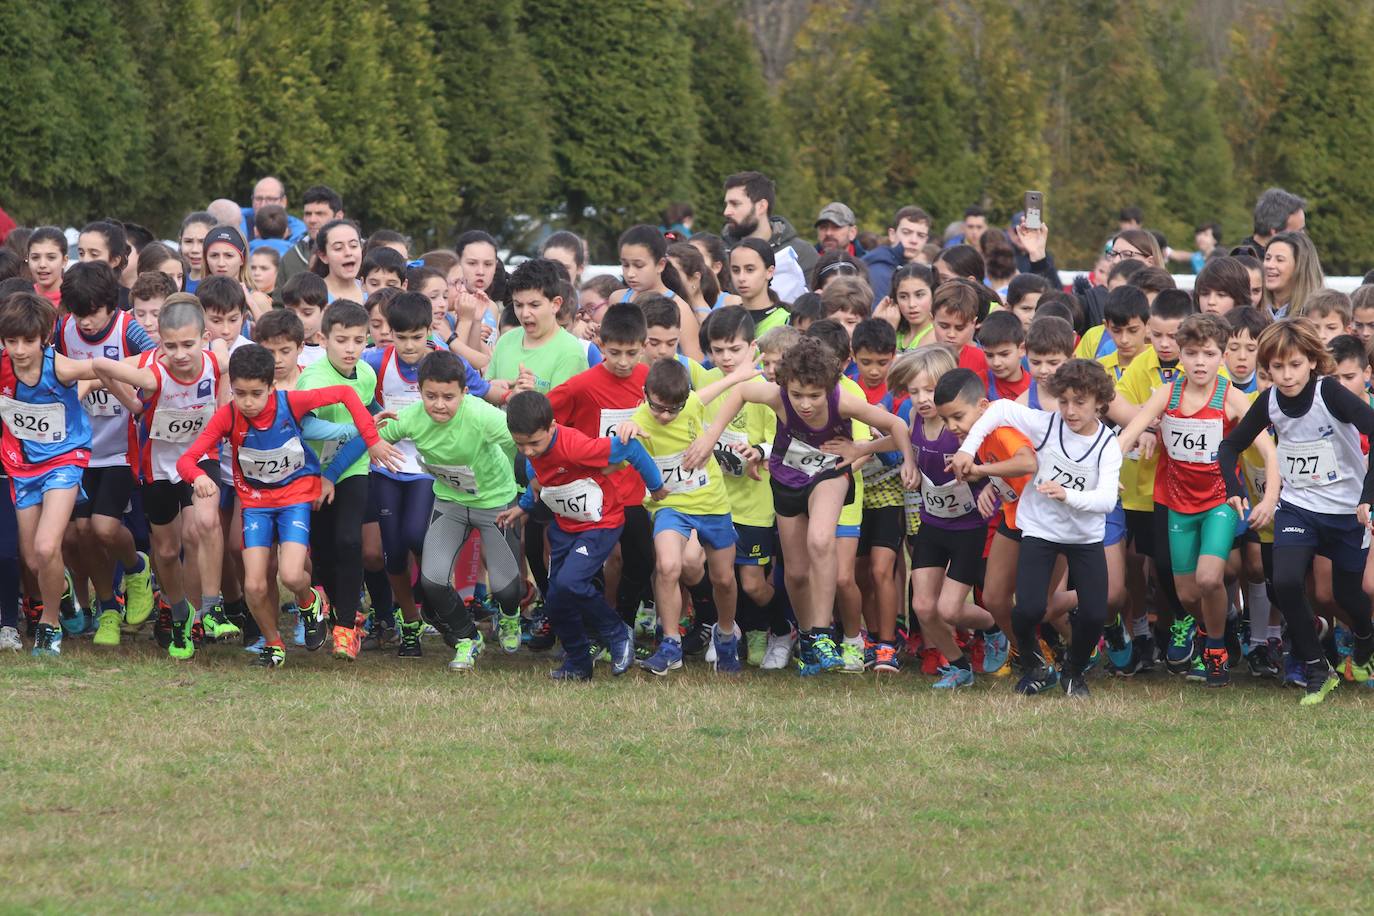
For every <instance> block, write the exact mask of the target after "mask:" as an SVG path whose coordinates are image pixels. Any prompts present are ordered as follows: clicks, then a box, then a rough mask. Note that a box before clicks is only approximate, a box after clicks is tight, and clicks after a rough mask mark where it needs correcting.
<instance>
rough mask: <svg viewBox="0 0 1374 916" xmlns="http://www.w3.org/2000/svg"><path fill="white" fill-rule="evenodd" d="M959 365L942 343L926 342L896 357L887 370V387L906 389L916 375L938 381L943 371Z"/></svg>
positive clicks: (892, 389) (952, 369)
mask: <svg viewBox="0 0 1374 916" xmlns="http://www.w3.org/2000/svg"><path fill="white" fill-rule="evenodd" d="M958 367H959V361H958V360H957V359H956V358H955V356H954V352H953V351H952V350H950V348H949V347H947V346H945V345H944V344H938V343H934V344H926V345H924V346H921V347H917V348H916V349H915V350H908V351H906V352H905V353H903V354H902V355H901V356H899V357H897V360H896V362H894V363H893V364H892V368H891V369H888V370H887V389H888V390H889V391H906V390H907V389H908V388H909V387H910V386H911V381H912V379H914V378H916V376H918V375H922V374H925V375H928V376H930V380H931V382H932V383H934V382H939V381H940V379H941V378H943V377H944V375H945V373H947V372H953V371H954V370H955V369H957V368H958Z"/></svg>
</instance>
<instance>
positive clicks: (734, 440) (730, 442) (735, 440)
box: [712, 429, 749, 477]
mask: <svg viewBox="0 0 1374 916" xmlns="http://www.w3.org/2000/svg"><path fill="white" fill-rule="evenodd" d="M748 444H749V437H748V436H746V435H745V434H744V433H742V432H740V431H739V430H737V429H727V430H726V431H725V432H723V433H721V434H720V441H719V442H717V443H716V447H715V449H714V450H713V452H712V453H713V454H714V455H715V456H716V464H718V465H720V469H721V470H722V471H724V472H725V473H727V474H729V475H730V476H731V477H743V476H744V458H743V456H741V455H740V453H739V452H737V451H735V447H738V446H746V445H748Z"/></svg>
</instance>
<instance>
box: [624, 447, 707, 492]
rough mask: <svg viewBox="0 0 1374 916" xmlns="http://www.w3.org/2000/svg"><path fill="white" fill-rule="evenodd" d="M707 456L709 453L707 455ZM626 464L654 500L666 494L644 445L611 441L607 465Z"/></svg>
mask: <svg viewBox="0 0 1374 916" xmlns="http://www.w3.org/2000/svg"><path fill="white" fill-rule="evenodd" d="M708 454H709V453H708ZM622 461H625V462H628V463H629V465H630V467H632V468H634V469H635V471H637V472H638V473H639V476H640V477H642V478H643V479H644V486H645V487H646V488H647V489H648V490H649V495H650V496H652V497H653V498H654V499H662V498H663V497H664V495H666V492H667V491H665V490H664V489H663V473H662V472H661V471H659V469H658V465H657V464H655V463H654V459H653V458H651V457H649V453H648V451H646V450H645V448H644V444H643V443H641V442H640V441H639V440H637V439H634V440H631V441H629V442H621V441H620V440H619V439H612V440H611V457H610V461H609V463H608V466H609V465H610V464H619V463H620V462H622ZM682 465H683V467H686V466H687V459H686V457H684V458H683V460H682Z"/></svg>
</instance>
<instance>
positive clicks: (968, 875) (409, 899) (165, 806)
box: [0, 639, 1374, 912]
mask: <svg viewBox="0 0 1374 916" xmlns="http://www.w3.org/2000/svg"><path fill="white" fill-rule="evenodd" d="M431 646H432V647H433V648H432V651H431ZM426 649H427V651H428V652H429V654H427V655H426V657H425V658H424V659H423V660H422V661H420V662H418V663H406V664H402V663H401V662H399V661H398V660H396V659H395V658H392V657H389V656H388V657H385V658H383V657H378V656H372V655H368V656H364V658H363V659H362V660H361V661H359V662H358V663H356V664H354V665H345V664H343V663H337V662H334V661H333V660H332V659H330V658H328V657H327V656H326V655H324V654H323V653H319V654H313V655H312V654H308V653H306V652H304V651H303V650H297V651H292V652H291V653H290V655H289V660H288V665H287V667H286V668H284V669H282V670H280V671H276V672H263V671H258V670H250V669H248V668H246V667H245V658H246V656H245V655H244V654H243V653H242V652H241V651H238V650H236V649H231V648H227V647H215V648H211V649H209V650H208V651H205V652H203V653H202V654H201V655H200V656H198V657H197V658H196V659H195V660H194V661H193V662H191V663H189V664H185V665H177V664H175V663H173V662H171V661H170V660H168V659H167V658H166V656H165V655H163V654H162V653H160V652H158V651H157V649H156V647H155V646H154V645H152V644H151V643H149V642H147V641H145V640H139V641H138V642H137V643H130V641H129V640H128V639H126V641H125V645H124V646H122V647H121V648H120V649H118V650H114V651H106V652H96V651H95V650H94V649H93V648H92V647H91V646H90V645H89V644H88V643H84V644H83V643H75V642H73V641H68V642H67V643H66V644H65V646H64V655H63V657H62V658H61V659H60V660H55V661H40V660H37V659H31V658H29V657H28V656H27V655H24V656H18V655H16V656H8V655H7V656H6V657H4V658H0V696H2V697H3V698H4V701H5V702H4V719H3V722H4V724H3V726H2V727H0V775H3V787H4V791H3V794H0V825H2V826H0V837H3V840H2V841H0V881H3V892H2V893H0V910H3V911H29V910H35V909H36V910H43V911H49V912H72V911H82V912H109V911H121V912H130V911H139V912H168V911H172V912H228V911H235V912H243V911H258V912H276V911H287V912H303V911H317V910H330V911H360V910H409V911H414V910H421V911H441V910H443V911H473V910H484V911H491V910H494V911H507V912H516V911H526V912H527V911H529V910H532V909H539V910H554V911H559V912H591V911H633V912H688V911H690V912H703V911H715V912H720V911H740V912H760V911H804V912H824V911H860V910H865V911H872V910H875V909H888V910H901V911H911V910H917V911H929V910H940V909H948V908H951V907H960V908H969V909H974V910H980V911H986V910H1004V911H1016V912H1047V911H1054V910H1069V911H1074V912H1081V911H1090V910H1091V911H1113V912H1124V911H1132V912H1139V911H1149V912H1165V911H1177V910H1185V911H1201V910H1213V911H1214V910H1228V911H1233V910H1241V909H1245V910H1256V909H1261V910H1265V911H1276V910H1277V911H1288V910H1293V911H1299V910H1301V911H1310V910H1316V909H1327V908H1329V909H1336V908H1340V909H1352V908H1353V909H1360V908H1362V907H1364V906H1365V904H1363V903H1361V902H1360V901H1361V900H1362V899H1363V897H1364V895H1363V894H1362V893H1361V892H1360V888H1361V887H1363V886H1365V885H1364V882H1365V880H1367V876H1368V874H1369V873H1370V871H1371V869H1374V842H1371V840H1374V836H1371V831H1370V828H1369V823H1370V821H1369V816H1368V812H1369V806H1370V803H1371V800H1374V770H1371V768H1370V766H1369V740H1368V734H1369V721H1370V713H1371V710H1374V692H1371V691H1366V690H1363V689H1355V688H1353V687H1351V686H1350V685H1342V687H1341V688H1340V689H1339V690H1338V691H1337V692H1336V693H1335V694H1334V695H1333V696H1332V697H1331V699H1330V700H1329V701H1328V702H1327V703H1326V704H1325V705H1324V706H1322V707H1319V708H1317V709H1300V708H1299V707H1298V705H1297V698H1298V694H1296V693H1294V692H1291V691H1289V692H1285V691H1281V690H1279V689H1277V688H1275V687H1273V686H1272V685H1270V684H1269V683H1266V684H1265V685H1263V686H1260V685H1256V684H1253V683H1251V682H1250V681H1249V679H1248V678H1241V681H1242V682H1241V683H1240V684H1238V685H1237V686H1236V687H1233V688H1230V689H1228V690H1224V691H1215V692H1209V691H1204V690H1203V689H1201V688H1197V687H1194V686H1193V685H1187V684H1184V683H1183V682H1182V681H1181V680H1179V679H1176V678H1168V677H1166V676H1164V675H1153V676H1151V679H1148V680H1136V681H1134V682H1129V683H1123V682H1120V681H1109V680H1104V679H1095V680H1093V681H1092V687H1093V690H1094V693H1093V696H1092V698H1091V699H1090V700H1088V701H1086V702H1082V703H1070V702H1068V701H1066V700H1065V699H1064V698H1063V697H1062V696H1061V695H1059V694H1057V693H1056V694H1055V695H1053V696H1049V697H1041V698H1020V697H1016V696H1013V695H1012V694H1011V691H1010V685H1009V684H1008V683H1007V682H1006V681H1001V680H994V679H992V678H985V679H980V681H979V683H978V685H976V687H975V688H974V689H972V690H970V691H966V692H961V693H959V694H957V695H954V696H949V695H935V694H934V692H933V691H931V690H930V689H928V685H929V681H928V680H927V679H925V678H922V677H920V676H918V675H915V674H913V673H912V672H910V671H908V672H904V673H903V674H902V675H900V676H898V677H896V678H895V679H891V680H885V681H882V682H879V681H878V680H877V679H875V678H874V677H873V676H871V675H867V676H864V677H862V678H847V677H845V676H842V675H831V676H828V677H827V678H825V679H824V680H815V679H812V680H807V681H802V680H801V679H799V678H798V677H796V676H795V674H793V673H790V672H789V673H781V672H777V673H769V674H764V673H760V672H757V671H752V669H751V671H750V673H749V674H747V675H745V676H744V677H743V678H740V679H737V680H725V679H721V678H717V677H715V676H713V675H711V674H710V673H709V672H708V671H706V670H705V669H704V667H703V666H702V665H701V664H699V663H698V664H696V665H692V666H689V668H688V669H687V670H686V671H684V672H679V673H678V674H680V676H676V677H672V678H670V679H668V680H667V681H659V680H654V679H651V678H650V676H649V675H647V674H644V673H636V674H633V675H630V676H627V677H626V678H624V679H620V680H613V679H611V678H610V677H609V676H602V675H603V674H604V671H603V670H602V669H598V676H597V679H596V680H595V681H594V682H593V683H591V684H581V685H556V684H553V683H552V682H550V681H549V680H548V679H547V677H546V672H547V670H548V668H549V667H550V663H549V661H548V660H547V659H543V658H538V657H535V656H530V655H528V654H524V653H522V654H521V655H518V656H514V657H508V656H502V655H500V653H499V652H489V653H488V654H486V655H484V656H483V658H482V660H481V661H482V662H483V663H484V664H482V665H481V666H480V667H479V671H478V673H477V674H475V675H469V676H460V675H452V674H449V673H448V672H447V671H446V670H445V668H444V665H445V663H446V661H447V659H448V654H447V653H446V652H444V650H443V646H442V644H441V643H438V642H437V641H436V642H434V643H429V642H427V644H426Z"/></svg>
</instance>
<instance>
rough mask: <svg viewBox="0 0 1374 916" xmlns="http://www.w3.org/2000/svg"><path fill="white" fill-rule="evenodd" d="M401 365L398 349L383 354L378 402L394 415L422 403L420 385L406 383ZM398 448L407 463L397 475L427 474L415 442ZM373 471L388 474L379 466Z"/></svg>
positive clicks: (391, 348) (378, 384)
mask: <svg viewBox="0 0 1374 916" xmlns="http://www.w3.org/2000/svg"><path fill="white" fill-rule="evenodd" d="M399 363H400V359H399V357H397V356H396V348H395V347H387V348H386V350H385V351H383V353H382V371H381V372H379V373H377V402H378V403H379V404H381V405H382V407H384V408H386V409H387V410H390V411H392V412H393V413H400V412H401V411H402V410H404V409H405V408H407V407H409V406H410V405H411V404H418V403H419V402H420V383H419V382H418V381H416V382H408V381H406V379H405V376H403V375H401V370H400V366H399ZM396 447H397V448H398V449H400V450H401V453H402V454H403V455H404V456H405V462H404V463H403V464H402V466H401V467H400V468H399V469H398V471H397V473H400V474H424V473H425V469H424V468H423V467H422V466H421V465H420V453H419V452H418V451H416V450H415V444H414V443H413V442H410V441H405V440H403V441H401V442H398V443H396ZM373 470H377V471H380V472H381V473H383V474H385V473H386V469H385V468H381V467H379V466H377V465H373Z"/></svg>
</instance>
